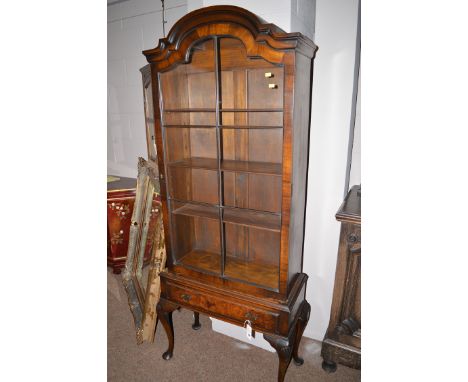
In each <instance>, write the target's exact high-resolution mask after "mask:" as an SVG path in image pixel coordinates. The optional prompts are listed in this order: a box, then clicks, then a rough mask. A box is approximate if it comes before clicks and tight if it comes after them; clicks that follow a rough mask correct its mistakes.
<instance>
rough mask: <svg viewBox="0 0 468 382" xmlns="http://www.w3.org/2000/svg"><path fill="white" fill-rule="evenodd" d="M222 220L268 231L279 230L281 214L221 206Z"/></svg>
mask: <svg viewBox="0 0 468 382" xmlns="http://www.w3.org/2000/svg"><path fill="white" fill-rule="evenodd" d="M223 208H224V214H223V222H224V223H232V224H237V225H242V226H247V227H253V228H261V229H265V230H268V231H273V232H280V231H281V215H277V214H270V213H264V212H257V211H252V210H245V209H241V208H229V207H223Z"/></svg>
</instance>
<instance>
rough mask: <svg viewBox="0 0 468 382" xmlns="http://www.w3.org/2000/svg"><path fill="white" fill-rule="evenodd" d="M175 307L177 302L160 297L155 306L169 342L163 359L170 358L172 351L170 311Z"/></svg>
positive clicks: (172, 326) (172, 332) (172, 327)
mask: <svg viewBox="0 0 468 382" xmlns="http://www.w3.org/2000/svg"><path fill="white" fill-rule="evenodd" d="M177 308H178V305H177V304H174V303H173V302H170V301H167V300H164V299H162V298H161V299H160V300H159V302H158V305H157V306H156V311H157V313H158V318H159V320H160V321H161V323H162V324H163V326H164V330H165V331H166V335H167V341H168V342H169V347H168V348H167V350H166V351H165V352H164V353H163V355H162V357H163V358H164V359H165V360H169V359H171V358H172V353H173V351H174V325H173V323H172V312H173V311H174V310H176V309H177Z"/></svg>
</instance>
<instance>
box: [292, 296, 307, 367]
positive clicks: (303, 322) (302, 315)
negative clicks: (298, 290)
mask: <svg viewBox="0 0 468 382" xmlns="http://www.w3.org/2000/svg"><path fill="white" fill-rule="evenodd" d="M309 317H310V304H309V303H308V302H307V301H306V300H304V302H303V303H302V304H301V307H300V310H299V317H298V318H297V324H296V325H297V329H296V339H295V341H294V348H293V354H292V356H293V359H294V363H295V364H296V365H297V366H301V365H302V364H303V363H304V360H303V359H302V358H301V357H299V354H298V352H299V344H300V343H301V339H302V334H303V333H304V329H305V327H306V326H307V322H309Z"/></svg>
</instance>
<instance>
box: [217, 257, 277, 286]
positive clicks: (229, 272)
mask: <svg viewBox="0 0 468 382" xmlns="http://www.w3.org/2000/svg"><path fill="white" fill-rule="evenodd" d="M224 275H225V276H226V277H228V278H232V279H236V280H240V281H247V282H249V283H253V284H257V285H261V286H265V287H268V288H270V289H278V280H279V267H276V266H273V265H269V264H262V263H254V262H250V261H243V260H239V259H237V258H235V257H231V256H229V254H227V255H226V262H225V266H224Z"/></svg>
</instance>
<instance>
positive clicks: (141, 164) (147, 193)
mask: <svg viewBox="0 0 468 382" xmlns="http://www.w3.org/2000/svg"><path fill="white" fill-rule="evenodd" d="M155 193H159V182H158V170H157V168H156V167H155V166H154V165H153V164H151V163H150V162H147V161H146V160H144V159H143V158H141V157H140V158H138V178H137V187H136V197H135V205H134V208H133V214H132V220H131V225H130V238H129V244H128V252H127V261H126V263H125V269H124V271H123V272H122V278H123V284H124V287H125V291H126V292H127V297H128V304H129V306H130V310H131V311H132V314H133V319H134V322H135V329H136V339H137V343H138V344H141V343H143V342H144V341H148V342H153V341H154V332H155V328H156V321H157V314H156V304H157V302H158V300H159V295H160V288H159V285H160V283H159V274H160V272H161V271H162V270H163V269H164V267H165V264H166V248H165V244H164V228H163V223H162V215H161V212H160V208H161V206H160V204H158V206H157V209H158V210H159V211H156V212H157V213H158V217H157V221H156V228H155V230H154V238H153V241H152V242H153V246H152V249H151V258H150V264H149V269H148V278H147V280H146V281H145V280H144V277H143V258H144V254H145V248H146V243H147V240H148V232H149V223H150V217H151V213H152V210H153V211H154V206H153V198H154V194H155Z"/></svg>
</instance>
